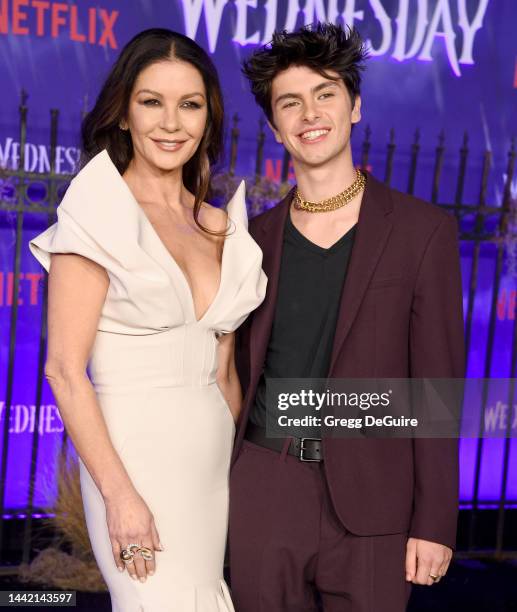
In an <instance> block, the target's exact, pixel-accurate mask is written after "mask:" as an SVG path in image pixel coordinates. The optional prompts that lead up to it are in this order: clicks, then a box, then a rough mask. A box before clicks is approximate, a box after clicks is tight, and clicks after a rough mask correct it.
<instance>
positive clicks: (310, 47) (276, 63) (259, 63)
mask: <svg viewBox="0 0 517 612" xmlns="http://www.w3.org/2000/svg"><path fill="white" fill-rule="evenodd" d="M367 57H368V52H367V50H366V47H365V44H364V42H363V40H362V38H361V36H360V35H359V33H358V32H357V30H356V29H354V28H346V29H344V28H342V27H341V26H339V25H334V24H332V23H321V22H318V23H316V24H312V25H308V26H304V27H303V28H300V29H299V30H297V31H295V32H287V31H286V30H283V31H282V32H275V34H274V35H273V39H272V41H271V42H270V43H269V44H267V45H265V46H263V47H261V48H260V49H259V50H258V51H256V52H255V53H253V54H252V55H251V56H250V57H249V58H248V59H247V60H245V61H244V62H243V65H242V72H243V73H244V75H245V76H246V77H247V78H248V80H249V82H250V85H251V93H252V94H253V95H254V96H255V100H256V102H257V104H258V105H259V106H260V107H261V108H262V110H263V111H264V113H265V114H266V117H267V118H268V119H269V121H270V122H271V123H273V109H272V107H271V84H272V82H273V79H274V78H275V77H276V75H277V74H278V73H280V72H282V71H283V70H286V69H287V68H289V67H290V66H307V67H308V68H311V69H312V70H314V71H315V72H317V73H319V74H321V76H323V77H325V78H326V79H332V80H336V78H335V77H334V76H330V75H329V74H328V71H329V70H332V71H335V72H337V73H338V74H339V76H340V78H341V79H343V82H344V84H345V86H346V88H347V90H348V93H349V95H350V99H351V101H352V105H353V104H354V102H355V98H356V96H358V95H359V94H360V86H361V71H362V70H364V61H365V60H366V59H367Z"/></svg>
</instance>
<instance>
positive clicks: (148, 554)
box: [138, 546, 154, 561]
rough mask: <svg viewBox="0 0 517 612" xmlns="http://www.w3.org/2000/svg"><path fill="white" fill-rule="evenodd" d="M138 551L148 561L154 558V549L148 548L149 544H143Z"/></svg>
mask: <svg viewBox="0 0 517 612" xmlns="http://www.w3.org/2000/svg"><path fill="white" fill-rule="evenodd" d="M138 552H139V553H140V554H141V555H142V557H143V558H144V559H145V560H146V561H152V560H153V559H154V555H153V551H152V550H151V549H150V548H148V547H147V546H141V547H140V548H139V549H138Z"/></svg>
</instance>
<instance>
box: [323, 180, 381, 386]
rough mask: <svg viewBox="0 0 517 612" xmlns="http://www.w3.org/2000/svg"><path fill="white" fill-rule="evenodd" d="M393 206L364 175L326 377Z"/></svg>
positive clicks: (378, 253)
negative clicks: (363, 186) (352, 242)
mask: <svg viewBox="0 0 517 612" xmlns="http://www.w3.org/2000/svg"><path fill="white" fill-rule="evenodd" d="M392 208H393V205H392V201H391V196H390V193H389V190H388V189H387V188H386V187H385V186H384V185H383V184H382V183H380V182H379V181H378V180H377V179H375V178H374V177H373V176H372V175H371V174H368V178H367V182H366V188H365V191H364V195H363V200H362V203H361V208H360V210H359V220H358V224H357V231H356V234H355V240H354V246H353V248H352V253H351V256H350V262H349V266H348V271H347V275H346V279H345V283H344V286H343V291H342V294H341V302H340V306H339V314H338V320H337V323H336V333H335V336H334V343H333V347H332V356H331V362H330V370H329V376H332V372H333V370H334V367H335V365H336V362H337V359H338V357H339V353H340V350H341V348H342V346H343V343H344V342H345V340H346V337H347V335H348V333H349V332H350V328H351V327H352V324H353V322H354V320H355V317H356V316H357V313H358V311H359V307H360V306H361V302H362V300H363V297H364V294H365V292H366V289H367V288H368V284H369V282H370V279H371V277H372V275H373V272H374V270H375V267H376V266H377V263H378V261H379V258H380V256H381V254H382V251H383V249H384V246H385V244H386V241H387V239H388V236H389V235H390V232H391V228H392V223H391V220H390V217H389V213H390V212H391V211H392Z"/></svg>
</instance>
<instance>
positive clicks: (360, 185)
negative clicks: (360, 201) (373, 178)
mask: <svg viewBox="0 0 517 612" xmlns="http://www.w3.org/2000/svg"><path fill="white" fill-rule="evenodd" d="M356 172H357V176H356V179H355V181H354V182H353V183H352V184H351V185H350V186H349V187H347V188H346V189H345V190H344V191H342V192H341V193H338V194H337V195H335V196H332V197H331V198H327V199H326V200H321V201H320V202H309V201H308V200H304V199H303V198H302V197H301V195H300V192H299V191H298V187H296V191H295V192H294V201H293V204H294V207H295V208H298V209H300V210H306V211H307V212H328V211H329V210H336V208H341V207H342V206H345V205H346V204H348V203H349V202H350V201H351V200H352V199H353V198H354V197H355V196H356V195H357V194H358V193H359V192H361V191H362V190H363V189H364V186H365V185H366V176H365V175H364V174H363V173H362V172H361V170H359V168H358V169H357V171H356Z"/></svg>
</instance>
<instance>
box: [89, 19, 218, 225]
mask: <svg viewBox="0 0 517 612" xmlns="http://www.w3.org/2000/svg"><path fill="white" fill-rule="evenodd" d="M171 57H173V58H175V59H178V60H181V61H184V62H188V63H189V64H191V65H192V66H194V68H196V69H197V70H198V71H199V73H200V74H201V76H202V78H203V82H204V84H205V89H206V94H207V100H208V115H207V122H206V126H205V132H204V134H203V137H202V139H201V142H200V143H199V147H198V148H197V150H196V152H195V153H194V155H193V156H192V157H191V158H190V159H189V161H188V162H187V163H186V164H185V166H184V167H183V184H184V185H185V187H186V188H187V189H188V190H189V191H190V192H192V193H193V194H194V211H193V215H194V222H195V223H196V225H197V226H198V227H199V228H200V229H201V230H203V231H205V232H207V233H209V234H213V235H222V234H224V233H222V232H217V231H213V230H210V229H208V228H206V227H204V226H203V225H202V224H201V223H200V221H199V213H200V210H201V205H202V203H203V201H204V200H205V198H206V197H207V195H209V193H210V175H211V168H213V167H214V166H215V165H216V164H217V163H218V162H219V161H220V158H221V155H222V151H223V130H224V106H223V97H222V93H221V86H220V83H219V77H218V74H217V70H216V69H215V66H214V64H213V63H212V60H211V59H210V57H209V56H208V54H207V53H206V52H205V51H204V50H203V49H202V48H201V47H200V46H199V45H198V44H196V43H195V42H194V41H193V40H191V39H190V38H188V37H187V36H184V35H183V34H179V33H177V32H173V31H172V30H167V29H164V28H151V29H149V30H144V31H143V32H140V34H137V35H136V36H135V37H134V38H132V39H131V40H130V41H129V42H128V43H127V45H126V46H125V47H124V48H123V49H122V51H121V53H120V55H119V57H118V59H117V61H116V62H115V64H114V66H113V68H112V69H111V72H110V73H109V75H108V77H107V79H106V81H105V82H104V85H103V86H102V88H101V91H100V93H99V96H98V97H97V101H96V103H95V106H94V107H93V109H92V110H91V111H90V112H89V113H88V114H87V115H86V116H85V118H84V120H83V123H82V127H81V135H82V142H83V157H82V165H84V164H85V163H87V162H88V161H90V159H92V157H94V156H95V155H96V154H97V153H99V152H100V151H102V150H103V149H106V150H107V151H108V154H109V156H110V158H111V160H112V161H113V163H114V164H115V166H116V167H117V169H118V171H119V172H120V174H121V175H122V174H124V172H125V171H126V169H127V167H128V165H129V162H130V161H131V159H132V157H133V143H132V141H131V135H130V134H129V131H127V130H126V131H123V130H121V129H120V127H119V124H120V122H121V121H122V120H123V119H125V118H126V116H127V113H128V109H129V100H130V97H131V92H132V91H133V87H134V85H135V83H136V80H137V78H138V75H139V74H140V72H142V70H144V69H145V68H147V67H148V66H150V65H151V64H153V63H155V62H160V61H164V60H168V59H170V58H171Z"/></svg>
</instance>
